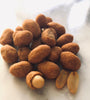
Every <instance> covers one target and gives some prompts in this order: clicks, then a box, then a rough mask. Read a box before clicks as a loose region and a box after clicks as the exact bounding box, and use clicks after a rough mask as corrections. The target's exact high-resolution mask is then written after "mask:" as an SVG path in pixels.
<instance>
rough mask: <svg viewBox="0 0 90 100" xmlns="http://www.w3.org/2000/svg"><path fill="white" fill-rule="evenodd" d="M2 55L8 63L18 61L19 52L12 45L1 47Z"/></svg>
mask: <svg viewBox="0 0 90 100" xmlns="http://www.w3.org/2000/svg"><path fill="white" fill-rule="evenodd" d="M1 55H2V57H3V59H4V60H5V61H6V62H7V63H10V64H12V63H15V62H17V61H18V53H17V51H16V49H15V48H13V47H12V46H10V45H4V46H3V47H1Z"/></svg>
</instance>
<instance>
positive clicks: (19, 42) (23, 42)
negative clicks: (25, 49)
mask: <svg viewBox="0 0 90 100" xmlns="http://www.w3.org/2000/svg"><path fill="white" fill-rule="evenodd" d="M32 39H33V35H32V33H31V32H30V31H27V30H24V31H18V32H17V33H16V35H15V37H14V39H13V41H14V44H15V45H16V46H18V47H22V46H27V45H29V44H30V43H31V41H32Z"/></svg>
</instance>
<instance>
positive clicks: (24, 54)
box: [18, 47, 30, 61]
mask: <svg viewBox="0 0 90 100" xmlns="http://www.w3.org/2000/svg"><path fill="white" fill-rule="evenodd" d="M29 53H30V49H29V48H28V47H22V48H19V49H18V58H19V61H27V60H28V54H29Z"/></svg>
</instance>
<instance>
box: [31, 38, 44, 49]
mask: <svg viewBox="0 0 90 100" xmlns="http://www.w3.org/2000/svg"><path fill="white" fill-rule="evenodd" d="M41 44H42V43H41V38H38V39H35V40H33V41H32V45H31V49H34V48H35V47H37V46H39V45H41Z"/></svg>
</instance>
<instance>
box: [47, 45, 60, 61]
mask: <svg viewBox="0 0 90 100" xmlns="http://www.w3.org/2000/svg"><path fill="white" fill-rule="evenodd" d="M61 52H62V50H61V48H60V47H58V46H55V47H53V48H52V49H51V53H50V56H49V57H48V59H49V60H50V61H53V62H57V61H58V60H59V58H60V54H61Z"/></svg>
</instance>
